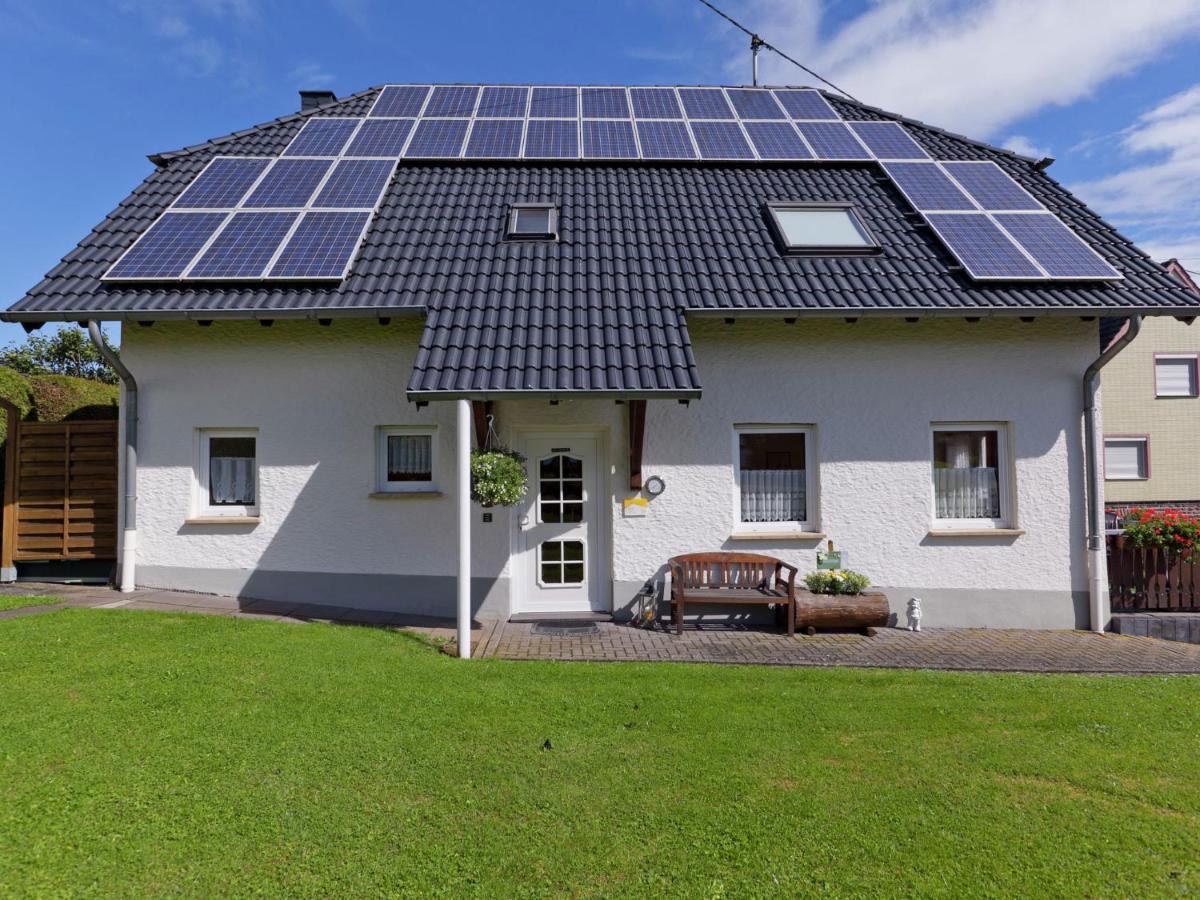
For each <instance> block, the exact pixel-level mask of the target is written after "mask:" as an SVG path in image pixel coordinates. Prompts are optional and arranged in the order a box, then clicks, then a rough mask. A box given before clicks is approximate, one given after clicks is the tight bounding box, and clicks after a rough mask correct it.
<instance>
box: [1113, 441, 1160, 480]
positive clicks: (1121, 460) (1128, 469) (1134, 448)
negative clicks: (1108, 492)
mask: <svg viewBox="0 0 1200 900" xmlns="http://www.w3.org/2000/svg"><path fill="white" fill-rule="evenodd" d="M1104 477H1105V479H1107V480H1108V481H1139V480H1142V479H1145V478H1149V477H1150V447H1149V441H1148V440H1147V439H1146V438H1144V437H1140V436H1136V435H1135V436H1129V437H1125V436H1122V437H1106V438H1105V439H1104Z"/></svg>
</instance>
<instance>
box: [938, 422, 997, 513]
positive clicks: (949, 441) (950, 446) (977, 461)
mask: <svg viewBox="0 0 1200 900" xmlns="http://www.w3.org/2000/svg"><path fill="white" fill-rule="evenodd" d="M1011 477H1012V473H1011V471H1010V464H1009V458H1008V428H1007V426H1005V425H1003V424H999V423H996V424H993V423H948V424H945V425H934V426H933V501H934V513H933V514H934V524H935V525H936V526H938V527H943V528H955V527H962V528H1007V527H1010V526H1011V525H1012V515H1011V513H1010V510H1009V506H1010V488H1009V483H1010V479H1011Z"/></svg>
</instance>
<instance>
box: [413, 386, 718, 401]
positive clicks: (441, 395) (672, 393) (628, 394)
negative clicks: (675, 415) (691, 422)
mask: <svg viewBox="0 0 1200 900" xmlns="http://www.w3.org/2000/svg"><path fill="white" fill-rule="evenodd" d="M405 396H407V397H408V399H409V400H411V401H413V402H417V401H420V402H423V403H425V402H433V401H437V400H520V399H525V400H699V399H700V388H689V389H681V390H655V391H580V390H569V391H556V390H544V389H541V388H538V389H531V390H527V391H521V390H496V391H493V390H487V389H481V390H464V391H406V392H405Z"/></svg>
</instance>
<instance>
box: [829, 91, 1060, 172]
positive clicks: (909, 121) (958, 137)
mask: <svg viewBox="0 0 1200 900" xmlns="http://www.w3.org/2000/svg"><path fill="white" fill-rule="evenodd" d="M812 90H818V91H820V92H821V94H823V95H824V96H825V98H826V99H829V98H833V99H834V100H837V101H839V102H841V103H845V104H846V105H848V106H857V107H858V108H860V109H865V110H867V111H868V112H873V113H876V114H877V115H881V116H887V117H888V118H889V119H894V120H895V121H897V122H903V123H904V124H905V125H916V126H917V127H918V128H924V129H926V130H927V131H932V132H935V133H936V134H940V135H943V136H945V137H948V138H950V139H951V140H955V141H961V142H962V143H964V144H970V145H971V146H973V147H981V148H983V149H984V150H990V151H992V152H993V153H1002V154H1004V155H1005V156H1011V157H1012V158H1013V159H1019V160H1021V162H1024V163H1028V164H1029V165H1035V164H1036V163H1037V162H1039V160H1036V159H1034V158H1033V157H1032V156H1026V155H1025V154H1023V153H1017V152H1016V151H1015V150H1009V149H1008V148H1007V147H997V146H996V145H995V144H989V143H988V142H987V141H981V140H977V139H976V138H972V137H967V136H966V135H965V134H959V133H958V132H957V131H949V130H947V129H945V128H939V127H938V126H937V125H930V124H929V123H928V122H924V121H922V120H921V119H914V118H912V117H911V116H902V115H900V114H899V113H894V112H892V111H891V110H888V109H880V108H879V107H878V106H872V105H871V104H869V103H863V102H862V101H861V100H851V99H850V98H849V97H847V96H845V95H844V94H835V93H833V92H832V91H827V90H824V89H822V88H813V89H812ZM847 121H854V120H853V119H848V120H847Z"/></svg>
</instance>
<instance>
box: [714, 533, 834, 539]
mask: <svg viewBox="0 0 1200 900" xmlns="http://www.w3.org/2000/svg"><path fill="white" fill-rule="evenodd" d="M824 539H825V532H823V531H735V532H734V533H733V534H731V535H729V540H731V541H821V540H824Z"/></svg>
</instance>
